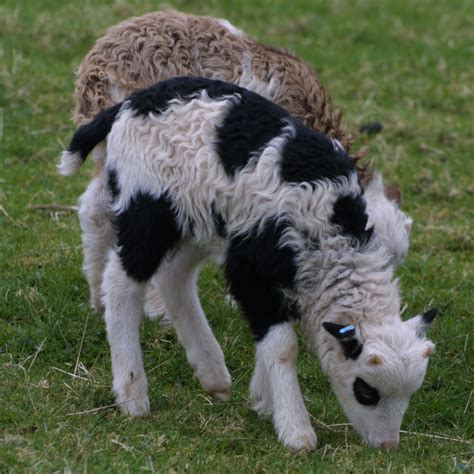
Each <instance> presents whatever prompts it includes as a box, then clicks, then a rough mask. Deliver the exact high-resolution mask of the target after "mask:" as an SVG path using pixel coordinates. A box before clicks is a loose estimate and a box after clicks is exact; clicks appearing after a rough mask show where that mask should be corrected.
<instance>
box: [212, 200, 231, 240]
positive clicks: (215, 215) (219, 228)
mask: <svg viewBox="0 0 474 474" xmlns="http://www.w3.org/2000/svg"><path fill="white" fill-rule="evenodd" d="M211 214H212V220H213V222H214V227H215V228H216V232H217V235H218V236H219V237H222V238H224V237H225V236H226V235H227V229H226V223H225V221H224V219H223V218H222V216H221V214H220V213H219V212H217V211H216V206H215V203H212V206H211Z"/></svg>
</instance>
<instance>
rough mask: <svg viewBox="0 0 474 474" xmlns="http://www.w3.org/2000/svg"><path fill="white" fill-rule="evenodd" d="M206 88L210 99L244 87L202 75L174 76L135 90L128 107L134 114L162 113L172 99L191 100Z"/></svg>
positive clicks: (240, 90)
mask: <svg viewBox="0 0 474 474" xmlns="http://www.w3.org/2000/svg"><path fill="white" fill-rule="evenodd" d="M202 90H206V91H207V93H208V95H209V97H210V98H211V99H218V98H221V97H223V96H228V95H232V94H236V93H239V94H242V92H243V91H244V89H242V88H241V87H239V86H236V85H235V84H231V83H228V82H224V81H218V80H212V79H206V78H204V77H187V76H181V77H174V78H172V79H168V80H166V81H161V82H158V83H157V84H155V85H153V86H151V87H149V88H147V89H143V90H141V91H138V92H135V93H134V94H132V95H131V96H130V98H129V99H128V100H129V101H130V108H131V109H132V110H134V111H135V115H136V116H138V115H148V114H149V113H150V112H152V113H155V114H161V113H163V112H164V111H165V110H166V109H167V108H168V106H169V103H170V101H171V100H173V99H187V98H189V99H190V100H191V98H192V96H193V95H195V94H197V93H200V92H201V91H202Z"/></svg>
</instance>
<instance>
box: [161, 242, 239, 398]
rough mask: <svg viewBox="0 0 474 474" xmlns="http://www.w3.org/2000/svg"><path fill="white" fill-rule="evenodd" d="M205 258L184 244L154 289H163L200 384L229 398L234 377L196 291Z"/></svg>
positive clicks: (217, 395) (169, 310)
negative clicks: (199, 272)
mask: <svg viewBox="0 0 474 474" xmlns="http://www.w3.org/2000/svg"><path fill="white" fill-rule="evenodd" d="M202 260H203V255H202V254H201V253H200V252H198V251H196V250H195V249H193V248H192V247H190V246H186V245H183V246H182V247H181V249H180V250H179V251H178V252H176V254H175V255H174V256H173V257H172V258H170V259H169V260H168V262H167V263H166V264H165V265H164V268H163V269H162V270H161V271H160V272H159V273H158V276H157V281H155V288H159V290H160V292H161V297H162V298H163V303H164V306H165V311H166V315H167V316H168V317H169V319H170V320H171V322H172V324H173V326H174V328H175V330H176V334H177V335H178V338H179V340H180V342H181V344H182V345H183V346H184V348H185V350H186V357H187V359H188V362H189V364H190V365H191V367H192V368H193V369H194V373H195V375H196V377H197V378H198V379H199V381H200V382H201V385H202V386H203V388H204V389H205V390H206V391H207V392H209V393H210V394H211V395H212V396H214V397H216V398H218V399H220V400H224V401H227V400H228V399H229V397H230V386H231V377H230V374H229V371H228V370H227V367H226V364H225V359H224V354H223V352H222V349H221V347H220V346H219V343H218V342H217V340H216V338H215V336H214V334H213V332H212V329H211V328H210V326H209V323H208V322H207V319H206V316H205V315H204V311H203V310H202V307H201V303H200V301H199V296H198V292H197V285H196V282H197V277H198V269H199V264H200V263H201V262H202Z"/></svg>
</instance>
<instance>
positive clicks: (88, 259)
mask: <svg viewBox="0 0 474 474" xmlns="http://www.w3.org/2000/svg"><path fill="white" fill-rule="evenodd" d="M104 180H105V178H104V176H103V175H101V176H98V177H97V178H95V179H94V180H93V181H92V182H91V183H90V184H89V186H88V187H87V190H86V191H85V193H84V194H83V195H82V196H81V199H80V204H79V221H80V224H81V228H82V245H83V251H84V266H83V269H84V273H85V275H86V277H87V281H88V283H89V289H90V302H91V303H90V304H91V307H92V308H93V309H94V311H97V312H102V310H103V305H102V295H101V286H102V277H103V274H104V270H105V264H106V259H107V254H108V250H109V249H111V248H112V246H113V244H114V242H115V232H114V229H113V226H112V223H111V216H110V213H109V211H108V199H109V198H108V195H107V188H106V184H105V181H104Z"/></svg>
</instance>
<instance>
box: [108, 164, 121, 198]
mask: <svg viewBox="0 0 474 474" xmlns="http://www.w3.org/2000/svg"><path fill="white" fill-rule="evenodd" d="M107 187H108V189H109V191H110V194H111V195H112V199H113V200H114V201H115V199H117V197H118V195H119V194H120V189H119V185H118V179H117V172H116V171H115V170H114V169H108V170H107Z"/></svg>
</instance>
